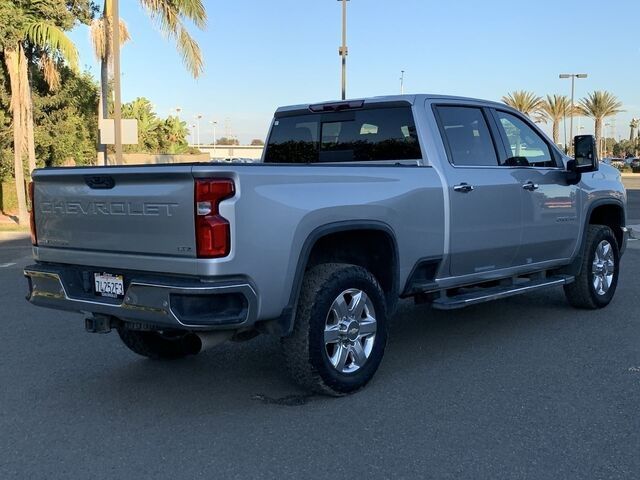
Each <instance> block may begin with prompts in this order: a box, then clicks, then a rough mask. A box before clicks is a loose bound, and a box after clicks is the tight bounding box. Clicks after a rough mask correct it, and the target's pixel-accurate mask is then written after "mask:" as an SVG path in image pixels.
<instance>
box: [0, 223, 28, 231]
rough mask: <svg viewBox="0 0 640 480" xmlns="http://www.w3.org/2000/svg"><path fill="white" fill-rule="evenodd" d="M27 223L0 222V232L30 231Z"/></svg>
mask: <svg viewBox="0 0 640 480" xmlns="http://www.w3.org/2000/svg"><path fill="white" fill-rule="evenodd" d="M28 231H29V227H28V226H27V225H17V224H11V223H6V224H5V223H0V232H28Z"/></svg>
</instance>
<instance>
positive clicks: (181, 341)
mask: <svg viewBox="0 0 640 480" xmlns="http://www.w3.org/2000/svg"><path fill="white" fill-rule="evenodd" d="M118 335H119V336H120V339H121V340H122V343H124V344H125V345H126V346H127V348H129V350H131V351H132V352H135V353H137V354H138V355H142V356H143V357H148V358H153V359H158V360H159V359H162V360H175V359H178V358H184V357H186V356H188V355H195V354H196V353H198V350H199V348H197V345H196V343H195V342H194V339H193V338H192V336H191V335H190V334H189V333H186V332H179V333H175V334H174V333H169V332H163V333H160V332H155V331H139V330H129V329H128V328H126V327H119V328H118Z"/></svg>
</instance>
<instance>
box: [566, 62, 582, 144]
mask: <svg viewBox="0 0 640 480" xmlns="http://www.w3.org/2000/svg"><path fill="white" fill-rule="evenodd" d="M560 78H570V79H571V111H570V112H569V114H570V116H571V117H570V120H569V139H570V141H571V146H572V147H573V114H574V108H575V106H574V103H573V96H574V92H575V81H576V78H587V74H586V73H561V74H560ZM565 148H566V145H565Z"/></svg>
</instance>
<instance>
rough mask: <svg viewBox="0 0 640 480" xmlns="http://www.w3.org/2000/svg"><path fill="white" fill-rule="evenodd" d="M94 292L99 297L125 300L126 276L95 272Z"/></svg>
mask: <svg viewBox="0 0 640 480" xmlns="http://www.w3.org/2000/svg"><path fill="white" fill-rule="evenodd" d="M93 291H94V293H95V294H96V295H97V296H98V297H106V298H116V299H120V298H124V275H121V274H116V273H109V272H94V273H93Z"/></svg>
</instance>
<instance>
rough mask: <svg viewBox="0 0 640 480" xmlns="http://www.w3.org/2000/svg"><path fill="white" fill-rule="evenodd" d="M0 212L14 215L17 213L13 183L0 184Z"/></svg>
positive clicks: (14, 185)
mask: <svg viewBox="0 0 640 480" xmlns="http://www.w3.org/2000/svg"><path fill="white" fill-rule="evenodd" d="M0 210H1V211H2V212H4V213H16V212H17V211H18V198H17V197H16V184H15V182H2V183H0Z"/></svg>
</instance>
